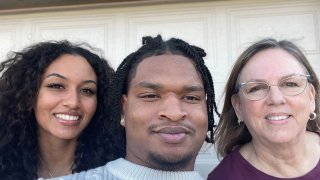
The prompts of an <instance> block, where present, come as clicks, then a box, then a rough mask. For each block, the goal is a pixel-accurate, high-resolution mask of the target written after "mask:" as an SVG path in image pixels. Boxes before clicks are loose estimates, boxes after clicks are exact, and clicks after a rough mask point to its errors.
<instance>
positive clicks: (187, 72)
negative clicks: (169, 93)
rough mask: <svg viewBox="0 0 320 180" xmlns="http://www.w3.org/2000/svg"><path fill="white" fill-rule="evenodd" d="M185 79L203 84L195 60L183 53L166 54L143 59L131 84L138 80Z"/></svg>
mask: <svg viewBox="0 0 320 180" xmlns="http://www.w3.org/2000/svg"><path fill="white" fill-rule="evenodd" d="M151 79H152V81H160V80H165V79H166V81H180V82H181V81H185V82H190V83H192V82H197V83H199V84H202V80H201V76H200V74H199V73H198V71H197V70H196V68H195V65H194V64H193V62H192V61H191V60H190V59H189V58H187V57H185V56H182V55H172V54H164V55H159V56H151V57H147V58H145V59H143V60H142V61H141V62H140V63H139V64H138V66H137V68H136V72H135V74H134V76H133V78H132V81H131V84H132V83H134V82H136V81H143V80H151Z"/></svg>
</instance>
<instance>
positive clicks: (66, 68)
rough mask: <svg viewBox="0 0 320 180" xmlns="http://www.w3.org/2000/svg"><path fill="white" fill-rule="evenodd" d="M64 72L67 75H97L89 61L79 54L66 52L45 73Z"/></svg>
mask: <svg viewBox="0 0 320 180" xmlns="http://www.w3.org/2000/svg"><path fill="white" fill-rule="evenodd" d="M50 73H62V74H65V75H68V74H76V75H77V76H88V75H90V76H95V72H94V70H93V68H92V67H91V65H90V64H89V63H88V61H87V60H86V59H85V58H84V57H82V56H79V55H72V54H64V55H61V56H59V57H58V58H57V59H55V60H54V61H53V62H52V63H51V64H50V65H49V66H48V67H47V69H46V71H45V73H44V74H50Z"/></svg>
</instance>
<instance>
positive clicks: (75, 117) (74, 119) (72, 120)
mask: <svg viewBox="0 0 320 180" xmlns="http://www.w3.org/2000/svg"><path fill="white" fill-rule="evenodd" d="M61 116H62V117H63V116H64V117H66V119H63V118H60V117H61ZM54 117H55V118H56V120H57V121H58V122H59V123H60V124H62V125H64V126H76V125H78V124H80V119H81V118H82V116H81V115H80V114H79V113H62V112H60V113H54ZM67 119H69V120H67Z"/></svg>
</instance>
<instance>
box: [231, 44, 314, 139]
mask: <svg viewBox="0 0 320 180" xmlns="http://www.w3.org/2000/svg"><path fill="white" fill-rule="evenodd" d="M293 74H300V75H306V74H307V73H306V70H304V68H303V66H302V65H301V64H300V63H299V62H298V61H297V60H296V59H295V57H293V56H292V55H290V54H289V53H287V52H286V51H284V50H282V49H267V50H264V51H261V52H259V53H257V54H256V55H254V56H253V57H252V58H251V59H250V60H249V62H248V63H247V64H246V65H245V67H244V68H243V69H242V71H241V73H240V75H239V80H238V83H239V84H240V83H243V82H247V81H264V82H266V83H268V84H269V85H272V86H270V91H269V92H268V94H267V95H266V97H264V98H262V99H260V100H249V99H248V98H247V97H245V96H244V94H243V91H244V88H240V91H239V92H238V93H237V94H236V95H234V96H233V97H232V104H233V107H234V109H235V110H236V114H237V117H238V118H239V119H241V120H243V121H244V123H245V125H246V126H247V128H248V130H249V132H250V133H251V135H252V138H253V141H255V142H258V143H267V144H270V143H276V144H277V143H288V142H293V141H294V140H295V139H296V137H297V136H299V135H301V134H303V133H304V132H306V125H307V122H308V120H309V114H310V113H311V112H313V111H314V110H315V90H314V88H313V86H312V85H311V84H310V83H307V86H306V88H305V90H304V91H303V92H302V93H301V94H298V95H295V96H288V95H284V94H283V93H282V92H281V91H280V90H279V88H278V87H277V86H276V85H277V84H278V82H279V81H280V80H282V79H283V78H285V77H288V76H291V75H293ZM286 85H287V86H291V85H292V84H290V83H287V84H286ZM254 90H256V89H254ZM300 137H301V136H300Z"/></svg>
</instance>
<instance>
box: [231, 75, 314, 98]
mask: <svg viewBox="0 0 320 180" xmlns="http://www.w3.org/2000/svg"><path fill="white" fill-rule="evenodd" d="M293 76H303V77H306V79H307V83H312V76H311V75H310V74H292V75H290V76H288V77H285V78H282V79H281V80H279V81H278V83H277V84H276V85H270V84H269V83H267V82H262V81H256V82H257V83H265V84H267V85H268V93H267V95H268V94H269V91H270V86H277V87H278V88H279V83H280V82H281V81H282V80H284V79H288V78H290V77H293ZM252 82H255V81H246V82H243V83H240V84H237V85H236V87H235V89H234V91H233V94H237V93H238V92H239V91H240V88H241V87H243V86H244V85H246V84H247V83H252ZM306 87H307V84H306V86H305V88H304V90H305V89H306ZM279 90H280V88H279ZM304 90H303V91H304ZM303 91H301V93H302V92H303ZM280 92H281V93H282V94H283V95H285V96H290V95H286V94H284V93H283V92H282V91H281V90H280ZM301 93H298V94H296V95H292V96H297V95H299V94H301ZM267 95H266V96H267ZM266 96H264V97H263V98H265V97H266ZM245 97H246V95H245ZM246 98H247V99H249V98H248V97H246ZM263 98H261V99H263ZM261 99H257V100H252V99H249V100H251V101H259V100H261Z"/></svg>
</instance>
